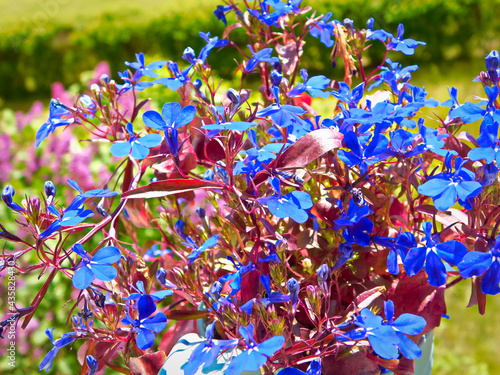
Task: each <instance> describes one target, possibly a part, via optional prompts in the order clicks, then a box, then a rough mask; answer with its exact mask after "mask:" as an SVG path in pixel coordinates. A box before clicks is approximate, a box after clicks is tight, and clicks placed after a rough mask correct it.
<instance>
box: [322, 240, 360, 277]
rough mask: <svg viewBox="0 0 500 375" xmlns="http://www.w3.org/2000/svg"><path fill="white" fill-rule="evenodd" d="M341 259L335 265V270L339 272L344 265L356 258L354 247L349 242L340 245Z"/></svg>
mask: <svg viewBox="0 0 500 375" xmlns="http://www.w3.org/2000/svg"><path fill="white" fill-rule="evenodd" d="M338 250H339V257H338V259H337V261H336V262H335V264H334V265H333V268H332V269H333V270H338V269H339V268H340V267H342V266H343V265H344V264H346V263H347V261H348V260H350V259H352V257H353V256H354V251H353V249H352V245H351V244H350V243H349V242H342V243H341V244H339V249H338ZM318 277H319V275H318Z"/></svg>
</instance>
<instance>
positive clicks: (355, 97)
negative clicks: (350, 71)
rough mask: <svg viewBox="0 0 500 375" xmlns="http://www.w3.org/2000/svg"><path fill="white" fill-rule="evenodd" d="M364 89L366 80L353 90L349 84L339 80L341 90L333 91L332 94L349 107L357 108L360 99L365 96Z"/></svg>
mask: <svg viewBox="0 0 500 375" xmlns="http://www.w3.org/2000/svg"><path fill="white" fill-rule="evenodd" d="M364 91H365V83H364V82H361V83H360V84H359V85H357V86H356V87H355V88H353V89H352V91H351V89H350V87H349V85H348V84H347V83H345V82H342V81H341V82H339V91H332V95H333V96H334V97H336V98H337V99H338V100H340V101H341V102H343V103H345V104H347V105H348V106H349V108H357V107H358V103H359V101H360V100H361V98H363V93H364Z"/></svg>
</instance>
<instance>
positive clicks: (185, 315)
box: [165, 310, 208, 320]
mask: <svg viewBox="0 0 500 375" xmlns="http://www.w3.org/2000/svg"><path fill="white" fill-rule="evenodd" d="M165 315H166V316H167V318H168V319H172V320H197V319H203V318H206V317H207V315H208V311H199V310H171V311H166V312H165Z"/></svg>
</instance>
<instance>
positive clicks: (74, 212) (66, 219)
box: [40, 195, 94, 239]
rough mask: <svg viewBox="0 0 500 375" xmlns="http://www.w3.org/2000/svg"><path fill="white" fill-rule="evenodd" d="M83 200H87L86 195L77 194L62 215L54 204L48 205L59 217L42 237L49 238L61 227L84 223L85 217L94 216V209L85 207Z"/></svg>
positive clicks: (51, 211)
mask: <svg viewBox="0 0 500 375" xmlns="http://www.w3.org/2000/svg"><path fill="white" fill-rule="evenodd" d="M83 202H85V197H82V196H81V195H78V196H76V198H75V199H73V201H72V202H71V204H70V205H69V206H68V207H67V208H66V209H65V210H64V212H63V215H62V216H61V215H60V213H59V211H58V210H57V209H56V208H55V207H54V206H53V205H50V206H47V209H48V210H49V211H50V213H52V214H53V215H55V216H57V219H56V220H54V221H53V222H52V223H51V224H50V225H49V226H48V228H47V229H45V230H44V231H43V232H42V233H41V234H40V238H41V239H44V238H47V237H49V236H50V235H51V234H52V233H54V232H55V231H56V230H58V229H59V228H62V227H73V226H76V225H78V224H80V223H83V222H84V221H85V219H87V218H89V217H92V216H94V213H93V212H92V210H86V209H85V207H84V206H83Z"/></svg>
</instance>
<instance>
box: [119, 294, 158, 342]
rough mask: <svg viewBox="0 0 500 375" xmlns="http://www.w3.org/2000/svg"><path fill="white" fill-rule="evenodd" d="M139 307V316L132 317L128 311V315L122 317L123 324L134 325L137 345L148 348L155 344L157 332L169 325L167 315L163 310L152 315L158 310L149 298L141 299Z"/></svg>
mask: <svg viewBox="0 0 500 375" xmlns="http://www.w3.org/2000/svg"><path fill="white" fill-rule="evenodd" d="M137 309H138V311H139V317H138V318H137V319H132V317H131V316H130V314H129V312H128V311H127V316H126V317H125V318H123V319H122V324H125V325H132V326H133V327H134V330H135V332H137V338H136V343H137V347H138V348H139V349H141V350H146V349H149V348H150V347H152V346H153V344H154V341H155V337H156V333H159V332H161V331H163V330H164V329H165V327H166V326H167V317H166V316H165V314H164V313H161V312H160V313H158V314H156V315H155V316H152V317H151V315H152V314H153V313H154V312H155V311H156V305H155V306H153V305H152V304H151V303H150V301H148V299H143V300H140V299H139V301H138V303H137Z"/></svg>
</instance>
